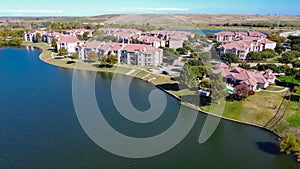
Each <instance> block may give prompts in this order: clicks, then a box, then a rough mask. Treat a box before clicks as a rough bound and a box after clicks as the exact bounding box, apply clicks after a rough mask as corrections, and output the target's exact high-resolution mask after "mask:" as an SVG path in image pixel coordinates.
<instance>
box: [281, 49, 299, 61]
mask: <svg viewBox="0 0 300 169" xmlns="http://www.w3.org/2000/svg"><path fill="white" fill-rule="evenodd" d="M299 53H300V52H299ZM296 57H299V54H298V53H297V51H290V52H286V53H284V54H282V57H281V58H280V59H279V62H280V63H292V62H293V61H294V60H295V59H296Z"/></svg>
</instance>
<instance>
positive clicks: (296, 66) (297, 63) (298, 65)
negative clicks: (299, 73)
mask: <svg viewBox="0 0 300 169" xmlns="http://www.w3.org/2000/svg"><path fill="white" fill-rule="evenodd" d="M293 67H295V68H300V60H296V61H294V62H293Z"/></svg>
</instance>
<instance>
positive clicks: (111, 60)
mask: <svg viewBox="0 0 300 169" xmlns="http://www.w3.org/2000/svg"><path fill="white" fill-rule="evenodd" d="M105 63H107V64H109V65H114V64H116V63H118V59H117V57H116V56H115V55H108V56H107V57H106V58H105Z"/></svg>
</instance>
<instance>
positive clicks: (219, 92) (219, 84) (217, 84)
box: [211, 74, 227, 104]
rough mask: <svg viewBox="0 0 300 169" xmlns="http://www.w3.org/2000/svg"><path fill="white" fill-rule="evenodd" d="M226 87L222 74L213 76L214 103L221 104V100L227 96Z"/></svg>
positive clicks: (212, 97) (212, 95)
mask: <svg viewBox="0 0 300 169" xmlns="http://www.w3.org/2000/svg"><path fill="white" fill-rule="evenodd" d="M225 87H226V85H225V83H224V82H223V78H222V76H221V74H218V75H212V76H211V99H212V102H215V103H218V104H219V103H220V100H221V99H222V98H224V97H225V96H226V95H227V92H226V91H225V90H224V89H225Z"/></svg>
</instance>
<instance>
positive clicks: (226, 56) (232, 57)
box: [221, 53, 240, 64]
mask: <svg viewBox="0 0 300 169" xmlns="http://www.w3.org/2000/svg"><path fill="white" fill-rule="evenodd" d="M221 60H223V61H226V62H228V63H229V64H231V63H237V62H239V60H240V58H239V57H238V56H237V55H236V54H234V53H223V54H222V55H221Z"/></svg>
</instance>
